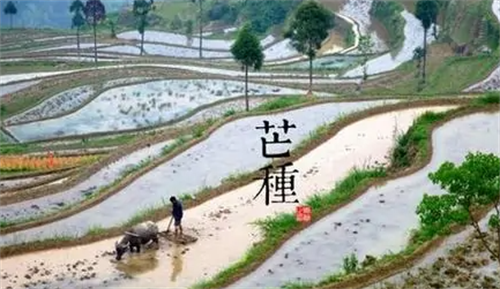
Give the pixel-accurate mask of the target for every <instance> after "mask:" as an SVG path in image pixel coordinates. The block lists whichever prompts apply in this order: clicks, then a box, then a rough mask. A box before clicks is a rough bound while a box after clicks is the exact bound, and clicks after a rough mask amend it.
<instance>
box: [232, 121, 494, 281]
mask: <svg viewBox="0 0 500 289" xmlns="http://www.w3.org/2000/svg"><path fill="white" fill-rule="evenodd" d="M499 117H500V114H499V113H495V114H475V115H472V116H467V117H462V118H459V119H455V120H453V121H450V122H449V123H447V124H445V125H444V126H442V127H440V128H438V129H437V130H436V131H435V132H434V133H433V157H432V160H431V162H430V164H428V165H427V166H426V167H425V168H424V169H422V170H420V171H418V172H417V173H415V174H413V175H410V176H407V177H404V178H400V179H397V180H393V181H390V182H388V183H387V184H385V185H384V186H381V187H377V188H371V189H370V190H368V191H367V192H366V193H365V194H364V195H363V196H362V197H361V198H359V199H358V200H356V202H354V203H351V204H349V205H348V206H346V207H344V208H342V209H340V210H339V211H337V212H335V213H333V214H331V215H329V216H328V217H325V218H324V219H323V220H321V221H319V222H318V223H316V224H314V225H313V226H312V227H310V228H308V229H307V230H305V231H303V232H301V233H300V234H298V235H296V236H295V237H293V238H292V239H291V240H289V241H288V242H287V243H286V244H285V245H284V246H282V247H281V248H280V249H279V251H277V252H276V253H275V254H274V255H273V257H271V258H270V259H268V260H267V261H266V262H265V263H264V264H263V265H262V266H261V267H260V268H259V269H258V270H256V271H255V272H253V273H252V274H251V275H249V276H248V277H247V278H244V279H242V280H241V281H240V282H238V283H236V284H234V285H233V286H231V287H230V288H250V287H267V286H273V287H275V286H276V287H279V286H281V285H283V284H285V283H286V282H290V281H292V282H301V281H303V282H318V281H320V280H321V278H323V277H325V276H326V275H329V274H333V273H336V272H339V271H340V270H342V269H341V268H342V262H343V258H344V257H347V256H348V255H350V254H351V253H354V254H355V255H356V256H357V258H358V260H360V262H361V261H362V260H364V258H365V256H366V255H371V256H375V257H380V256H381V255H383V254H385V253H389V252H390V251H392V252H399V251H401V250H402V249H403V248H404V247H405V246H406V244H407V243H408V241H409V237H410V231H411V229H416V228H418V216H417V214H416V208H417V206H418V204H419V203H420V201H421V200H422V198H423V195H424V193H428V194H431V195H438V194H442V193H443V192H444V191H443V190H441V189H440V187H439V186H438V185H434V184H432V182H431V181H430V180H429V179H428V177H427V175H428V173H429V172H432V171H435V170H437V169H438V167H439V166H440V165H441V164H442V163H443V162H445V161H451V162H454V163H460V162H462V161H463V160H464V158H465V155H466V154H467V153H468V152H469V151H482V152H486V153H495V154H497V155H499V156H500V142H499V139H498V135H499V134H500V125H499Z"/></svg>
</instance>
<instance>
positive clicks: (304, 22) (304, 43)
mask: <svg viewBox="0 0 500 289" xmlns="http://www.w3.org/2000/svg"><path fill="white" fill-rule="evenodd" d="M334 19H335V18H334V15H333V14H332V13H331V12H330V11H329V10H327V9H325V8H324V7H323V6H321V5H320V4H318V3H317V2H316V1H313V0H309V1H307V2H303V3H302V4H301V5H300V6H299V8H298V9H297V11H296V12H295V15H294V18H293V20H292V23H291V25H290V28H289V30H288V31H287V32H286V33H285V37H286V38H290V39H291V44H292V45H293V47H295V49H297V51H299V52H300V53H302V54H305V55H307V56H308V57H309V58H310V59H311V58H314V57H315V56H316V51H317V50H318V49H320V48H321V43H322V42H323V41H324V40H325V39H326V38H327V37H328V31H329V30H330V29H331V28H333V27H334V25H335V20H334Z"/></svg>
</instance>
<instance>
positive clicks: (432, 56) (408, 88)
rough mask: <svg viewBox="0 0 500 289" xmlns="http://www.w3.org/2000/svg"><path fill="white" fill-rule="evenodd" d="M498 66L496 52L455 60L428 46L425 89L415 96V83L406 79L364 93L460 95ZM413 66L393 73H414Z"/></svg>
mask: <svg viewBox="0 0 500 289" xmlns="http://www.w3.org/2000/svg"><path fill="white" fill-rule="evenodd" d="M499 62H500V51H496V52H494V53H493V54H492V55H490V56H487V55H476V56H455V55H453V53H452V52H451V51H450V48H449V47H448V45H446V44H433V45H431V48H430V52H429V57H428V66H427V85H426V86H425V88H424V89H423V90H422V91H421V92H417V84H418V79H417V78H415V77H410V78H407V79H404V80H402V81H398V82H397V83H394V85H393V86H391V87H390V88H377V89H371V90H368V91H366V93H373V94H387V93H389V94H421V95H430V96H432V95H436V94H448V93H451V94H453V93H460V92H461V91H462V90H464V89H465V88H467V87H469V86H470V85H472V84H474V83H477V82H479V81H481V80H483V79H485V78H486V77H487V76H488V75H489V73H491V71H492V70H493V69H494V68H495V67H496V66H498V63H499ZM415 65H416V64H415V63H414V62H407V63H404V64H403V65H401V66H400V67H399V68H398V69H397V70H396V71H399V72H401V73H408V72H411V73H412V74H414V75H415V74H416V73H417V69H416V66H415Z"/></svg>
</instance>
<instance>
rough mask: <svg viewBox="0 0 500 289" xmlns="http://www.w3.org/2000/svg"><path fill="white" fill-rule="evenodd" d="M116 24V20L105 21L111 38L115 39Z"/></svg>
mask: <svg viewBox="0 0 500 289" xmlns="http://www.w3.org/2000/svg"><path fill="white" fill-rule="evenodd" d="M116 22H117V20H113V19H108V20H107V21H106V24H108V26H109V31H110V37H111V38H116Z"/></svg>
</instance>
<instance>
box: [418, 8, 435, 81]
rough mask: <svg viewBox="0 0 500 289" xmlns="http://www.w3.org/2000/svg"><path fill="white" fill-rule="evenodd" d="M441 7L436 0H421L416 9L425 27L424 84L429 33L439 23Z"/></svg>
mask: <svg viewBox="0 0 500 289" xmlns="http://www.w3.org/2000/svg"><path fill="white" fill-rule="evenodd" d="M438 14H439V6H438V2H436V0H419V1H418V2H417V4H416V8H415V16H416V17H417V18H418V19H419V20H420V21H421V22H422V26H423V27H424V48H423V52H424V57H423V65H422V83H425V69H426V62H427V32H428V31H429V28H431V26H432V24H436V23H437V16H438Z"/></svg>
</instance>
